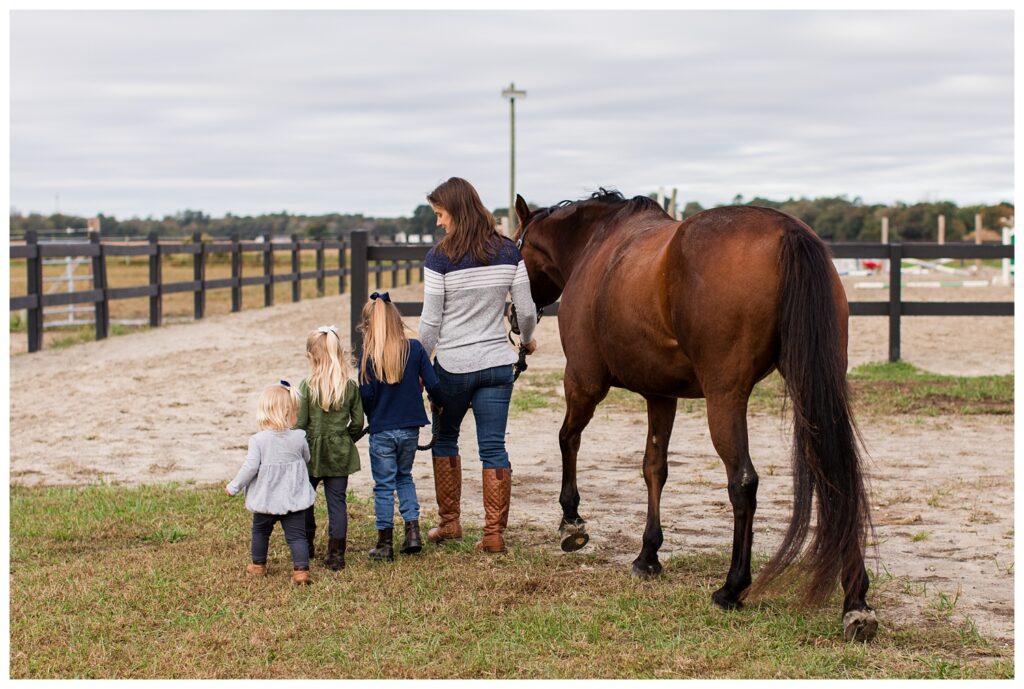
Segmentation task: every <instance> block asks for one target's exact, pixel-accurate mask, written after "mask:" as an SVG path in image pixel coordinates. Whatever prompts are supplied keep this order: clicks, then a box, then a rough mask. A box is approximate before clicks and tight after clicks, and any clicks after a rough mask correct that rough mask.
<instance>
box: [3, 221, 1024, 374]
mask: <svg viewBox="0 0 1024 689" xmlns="http://www.w3.org/2000/svg"><path fill="white" fill-rule="evenodd" d="M369 239H370V233H369V232H366V231H361V230H357V231H353V232H352V233H351V235H350V238H349V240H348V241H346V240H345V239H343V238H342V237H338V238H337V239H324V240H300V239H299V237H298V236H296V235H292V237H291V239H290V241H288V242H272V241H270V237H265V238H264V241H262V242H255V241H241V240H240V239H239V238H238V236H234V237H232V238H231V239H230V240H226V241H225V240H218V241H212V242H203V241H202V239H201V237H200V236H199V235H198V234H196V235H194V236H193V237H192V241H191V242H177V243H166V242H164V243H161V242H159V241H158V239H157V236H156V234H155V233H154V234H151V235H150V236H149V242H148V243H147V244H135V245H125V244H113V243H112V244H104V243H101V242H100V239H99V235H98V234H97V233H92V234H90V241H89V243H88V244H81V243H79V244H75V243H54V244H40V243H39V242H38V237H37V236H36V233H35V232H28V233H26V237H25V244H24V245H12V246H11V247H10V257H11V259H22V258H23V259H25V260H26V269H27V273H28V276H27V277H28V290H27V292H28V293H27V294H26V295H25V296H19V297H11V303H10V308H11V311H17V310H20V309H26V310H27V312H28V349H29V351H30V352H35V351H38V350H39V349H41V348H42V342H43V308H44V307H46V306H59V305H66V304H83V303H92V304H94V305H95V309H96V339H98V340H99V339H103V338H105V337H107V334H108V332H109V326H110V302H111V301H112V300H116V299H131V298H138V297H149V324H150V325H151V326H154V327H155V326H159V325H160V324H161V322H162V320H163V308H162V297H163V296H164V295H167V294H174V293H176V292H192V293H193V296H194V309H193V310H194V317H195V318H202V317H203V313H204V311H205V308H206V293H207V292H208V291H209V290H213V289H230V290H231V310H232V311H240V310H241V309H242V287H244V286H247V285H263V305H264V306H271V305H272V304H273V303H274V284H275V283H278V282H289V283H291V285H292V301H299V299H300V298H301V290H302V281H303V280H316V285H317V294H318V295H320V296H322V295H323V294H324V286H325V281H326V279H327V278H333V277H337V278H338V293H339V294H344V293H345V279H346V277H348V278H349V279H350V280H351V290H350V292H351V304H352V308H351V314H350V317H351V323H350V327H351V330H350V334H351V338H352V339H351V342H352V349H353V351H354V352H356V353H357V354H358V352H359V350H360V348H361V345H362V336H361V334H360V333H359V331H358V329H357V328H358V325H359V319H360V315H361V312H362V307H363V304H365V303H366V300H367V299H368V298H369V276H370V274H371V273H372V274H373V275H374V284H375V287H377V288H380V287H381V282H382V275H383V274H384V273H386V272H390V273H391V275H392V283H391V284H397V278H398V275H399V273H400V272H401V271H405V281H406V284H409V283H411V282H412V280H413V276H414V273H413V271H414V270H416V271H417V273H418V275H416V277H417V278H418V279H419V280H422V279H423V259H424V257H425V256H426V253H427V251H428V250H429V246H426V245H415V246H396V245H392V246H383V245H380V246H379V245H371V244H370V243H369ZM830 246H831V249H832V253H833V255H834V256H835V258H874V259H888V260H889V266H890V267H889V299H888V300H887V301H854V302H850V314H851V315H853V316H887V317H888V318H889V360H890V361H898V360H899V358H900V320H901V318H902V317H903V316H1013V311H1014V309H1013V302H1012V301H1007V302H991V301H957V302H913V301H910V302H908V301H903V300H902V286H901V271H900V265H901V262H902V260H903V259H904V258H919V259H937V258H957V259H1002V258H1013V255H1014V253H1013V249H1014V248H1013V246H1003V245H991V244H981V245H979V244H898V243H895V244H854V243H835V244H831V245H830ZM303 250H314V251H316V270H310V271H302V270H301V268H300V256H301V252H302V251H303ZM349 250H351V257H350V261H349V263H348V265H346V260H345V257H346V253H347V252H348V251H349ZM281 251H287V252H290V253H291V258H292V264H291V271H290V272H288V273H275V272H274V253H275V252H281ZM326 251H337V252H338V268H333V269H329V270H328V269H325V268H324V254H325V252H326ZM246 252H256V253H260V254H262V256H263V271H262V273H261V274H259V275H251V276H246V275H243V274H242V255H243V254H244V253H246ZM173 254H187V255H191V256H192V265H193V279H192V280H190V281H186V282H172V283H165V282H163V279H162V262H161V259H162V258H163V257H164V256H168V255H173ZM213 254H230V255H231V277H229V278H220V279H216V280H207V279H206V277H205V275H206V259H207V257H208V256H211V255H213ZM79 256H84V257H89V258H91V259H92V271H93V288H92V289H91V290H84V291H78V292H67V293H56V294H44V293H43V290H42V285H43V263H42V259H44V258H48V257H79ZM111 256H148V257H149V282H148V284H145V285H139V286H136V287H108V286H107V266H106V259H107V258H108V257H111ZM385 261H387V262H389V263H388V264H387V265H385V263H384V262H385ZM396 306H397V307H398V310H399V312H400V313H401V314H402V315H403V316H412V317H415V316H419V315H420V313H421V311H422V309H423V303H422V302H419V301H410V302H396ZM544 312H545V314H547V315H554V314H557V313H558V304H557V303H555V304H553V305H551V306H548V307H546V308H545V310H544Z"/></svg>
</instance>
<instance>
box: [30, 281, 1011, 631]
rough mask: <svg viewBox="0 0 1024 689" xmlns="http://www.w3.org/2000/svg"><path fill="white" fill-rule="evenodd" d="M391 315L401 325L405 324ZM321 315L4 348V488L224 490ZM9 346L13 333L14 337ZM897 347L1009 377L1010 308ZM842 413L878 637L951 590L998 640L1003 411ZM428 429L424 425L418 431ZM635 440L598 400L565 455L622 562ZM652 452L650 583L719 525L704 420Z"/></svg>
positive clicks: (929, 325)
mask: <svg viewBox="0 0 1024 689" xmlns="http://www.w3.org/2000/svg"><path fill="white" fill-rule="evenodd" d="M854 280H855V279H853V278H844V283H845V284H846V286H847V294H848V297H849V299H850V300H851V301H862V300H868V299H884V298H885V294H884V291H875V290H856V289H852V286H853V284H854ZM392 296H393V297H394V298H395V299H396V300H401V301H414V300H418V299H420V298H421V297H422V286H413V287H406V288H400V289H395V290H392ZM903 297H904V299H905V300H907V301H955V300H970V301H981V300H993V301H1011V300H1012V299H1013V289H1012V288H1011V287H1003V286H994V285H993V286H990V287H983V288H974V289H955V288H943V289H915V288H913V287H908V288H905V289H904V293H903ZM407 322H408V324H409V325H410V326H411V327H412V328H414V329H415V328H416V326H417V321H416V319H407ZM327 323H334V324H337V325H338V327H339V330H341V331H342V332H347V325H348V323H349V298H348V295H344V296H343V297H338V296H333V297H326V298H322V299H315V300H307V301H302V302H299V303H294V304H281V305H278V306H274V307H270V308H265V309H253V310H249V311H244V312H242V313H239V314H231V315H223V316H214V317H208V318H205V319H203V320H202V321H198V322H195V323H187V324H181V325H170V326H166V327H161V328H158V329H154V330H150V331H146V332H142V333H138V334H133V335H128V336H123V337H115V338H112V339H108V340H105V341H102V342H91V343H88V344H84V345H80V346H75V347H71V348H69V349H65V350H48V351H43V352H40V353H36V354H32V355H22V356H13V357H12V358H11V364H10V373H11V417H10V429H11V445H10V447H11V467H10V478H11V481H12V483H15V484H23V485H48V484H49V485H53V484H88V483H92V482H96V481H108V482H112V483H119V484H127V485H131V484H140V483H159V482H171V481H174V482H181V483H187V482H196V483H210V482H213V483H226V482H227V480H229V479H230V478H231V476H233V475H234V473H235V471H237V469H238V467H239V465H240V463H241V461H242V460H243V459H244V456H245V452H246V441H247V438H248V437H249V435H250V434H251V433H252V432H253V431H254V426H255V408H256V400H257V397H258V394H259V391H260V390H261V388H262V387H263V386H264V385H266V384H268V383H270V382H273V381H276V380H278V379H280V378H285V379H288V380H291V381H295V382H297V381H298V380H300V379H301V378H302V377H304V376H305V374H306V362H305V357H304V343H305V337H306V334H307V333H308V332H309V330H311V329H312V328H314V327H315V326H317V325H321V324H327ZM536 337H537V340H538V343H539V349H538V352H537V354H536V355H534V356H533V357H532V358H531V359H530V360H529V370H528V371H526V372H525V373H524V374H523V377H524V378H522V379H521V381H522V380H524V379H528V378H529V377H530V376H539V375H543V374H544V373H545V372H557V371H561V370H562V367H563V366H564V356H563V353H562V350H561V345H560V342H559V337H558V323H557V319H556V318H554V317H547V318H544V319H543V320H542V321H541V323H540V325H539V326H538V330H537V335H536ZM887 337H888V322H887V320H886V319H885V318H879V317H854V318H852V319H851V334H850V345H849V357H850V365H851V367H852V366H856V365H858V364H861V363H865V362H875V361H884V360H885V359H886V357H887V353H888V341H887ZM18 345H19V343H18V341H17V340H16V339H15V338H14V337H12V349H17V348H18ZM902 354H903V358H904V360H905V361H908V362H910V363H912V364H914V365H916V366H918V367H920V368H922V369H925V370H928V371H933V372H936V373H943V374H951V375H952V374H956V375H982V374H1009V373H1013V319H1012V318H1002V317H988V318H982V317H978V318H966V317H906V318H904V319H903V328H902ZM564 408H565V404H564V399H562V398H557V399H551V400H548V405H547V406H546V407H543V408H540V409H534V410H530V411H524V412H520V413H516V414H513V415H512V417H511V418H510V421H509V429H508V433H509V436H508V447H509V454H510V457H511V461H512V465H513V468H514V474H513V497H512V506H511V514H510V517H509V524H510V527H509V533H508V535H509V538H510V542H511V543H512V544H513V546H514V544H515V540H516V527H517V526H520V525H525V524H530V525H534V526H537V527H540V528H543V529H546V530H548V531H549V532H550V547H551V549H552V551H557V550H558V533H557V526H558V523H559V519H560V517H561V509H560V507H559V504H558V493H559V489H560V483H561V455H560V452H559V448H558V430H559V427H560V426H561V423H562V415H563V413H564ZM55 419H59V420H60V421H59V423H55ZM858 421H859V424H860V430H861V433H862V435H863V438H864V441H865V444H866V448H867V454H868V459H867V472H868V476H869V479H870V490H871V503H872V506H873V519H874V524H875V529H876V542H877V549H869V551H868V555H869V559H868V569H869V570H872V571H873V572H875V573H877V574H878V577H877V579H878V580H881V579H882V578H883V577H885V576H889V575H891V577H895V578H897V579H900V580H902V581H903V582H904V584H905V587H906V589H907V591H906V592H905V593H904V594H899V593H897V594H893V595H890V596H887V600H886V603H885V604H881V603H880V602H879V601H878V600H877V597H876V596H874V595H873V594H872V593H869V598H868V600H869V602H871V603H873V604H876V606H877V607H878V608H879V610H878V613H879V620H880V623H881V627H882V631H881V633H884V630H885V627H886V622H887V621H889V620H899V621H900V622H901V623H903V624H907V623H911V624H913V623H915V622H917V621H919V622H920V624H927V620H928V607H929V605H930V604H932V603H933V602H934V600H935V596H936V595H939V594H945V595H946V596H948V597H949V598H950V599H953V598H954V597H955V599H956V601H957V602H956V611H957V614H963V615H966V616H969V617H970V619H971V620H973V621H974V623H975V624H976V625H977V627H978V630H979V632H980V633H981V634H983V635H984V636H986V637H987V638H989V639H992V640H994V641H996V642H997V643H1000V644H1006V645H1007V646H1012V644H1013V635H1014V630H1013V610H1014V607H1013V606H1014V601H1013V583H1014V582H1013V575H1014V573H1013V566H1012V565H1013V558H1014V549H1013V527H1014V524H1013V511H1014V510H1013V508H1014V495H1013V456H1014V450H1013V447H1014V435H1013V418H1012V417H1011V416H995V415H979V416H951V415H948V416H935V417H915V416H900V417H893V418H879V417H867V418H860V419H858ZM749 428H750V444H751V454H752V456H753V458H754V465H755V467H756V469H757V471H758V473H759V474H760V488H759V490H758V509H757V514H756V517H755V521H754V534H755V535H754V550H755V552H759V553H763V554H767V553H769V552H772V551H773V550H774V548H775V546H776V545H777V544H778V542H779V539H780V538H781V536H782V534H783V532H784V529H785V527H786V525H787V523H788V519H789V515H790V510H791V506H792V484H791V475H790V470H789V452H790V446H791V442H792V435H791V427H790V424H789V422H788V420H782V419H780V418H779V417H778V416H776V415H766V414H761V415H758V414H752V415H751V416H750V418H749ZM428 432H429V431H428V429H424V431H423V434H424V436H423V437H424V438H425V436H426V434H427V433H428ZM646 433H647V414H646V412H644V411H642V410H639V407H638V410H637V411H627V410H623V409H620V408H614V409H609V408H605V407H603V406H602V407H598V410H597V413H596V415H595V417H594V420H593V421H592V422H591V424H590V426H589V427H588V428H587V429H586V431H585V432H584V434H583V441H582V445H581V448H580V454H579V473H578V476H579V479H578V480H579V490H580V495H581V504H580V512H581V514H582V515H583V516H584V518H586V519H587V521H588V528H589V532H590V535H591V541H590V544H589V545H588V546H587V548H588V549H596V550H598V551H603V553H604V554H605V555H607V556H608V557H610V558H611V559H613V560H615V561H617V562H621V566H622V567H623V568H624V569H625V568H628V566H629V562H631V561H632V560H633V558H635V557H636V555H637V552H638V551H639V549H640V537H641V533H642V531H643V527H644V521H645V515H646V488H645V484H644V480H643V477H642V475H641V470H640V469H641V458H642V456H643V450H644V444H645V439H646ZM462 438H463V440H462V455H463V458H464V459H463V463H464V467H465V471H464V480H465V487H464V489H463V509H464V514H465V517H464V518H465V519H466V520H469V521H471V522H476V523H479V522H480V521H481V520H482V505H481V500H480V472H479V470H478V462H477V460H476V457H477V455H476V438H475V431H474V429H473V426H472V416H471V415H469V416H467V422H466V424H465V425H464V426H463V436H462ZM358 445H359V448H360V452H361V456H362V458H363V470H362V471H360V472H359V473H357V474H355V475H354V476H353V477H352V479H351V482H350V489H351V490H354V491H355V492H356V493H357V494H359V495H360V496H362V497H365V498H369V497H370V496H371V495H372V487H373V481H372V478H371V476H370V471H369V460H368V451H367V440H366V439H365V438H364V439H363V440H361V441H360V442H359V444H358ZM669 465H670V466H669V476H668V482H667V484H666V486H665V491H664V495H663V501H662V507H661V516H662V520H663V526H664V531H665V543H664V545H663V547H662V550H661V553H662V558H663V562H665V564H666V567H665V572H664V575H663V576H668V577H670V576H672V562H671V559H670V558H671V556H672V555H673V554H676V553H686V552H701V551H706V552H711V551H715V552H719V551H728V549H729V548H730V546H731V532H732V522H733V515H732V510H731V507H730V505H729V499H728V495H727V492H726V477H725V472H724V470H723V467H722V462H721V460H720V459H719V457H718V455H717V454H716V453H715V450H714V448H713V447H712V445H711V441H710V436H709V433H708V428H707V422H706V418H705V416H704V415H703V414H691V413H683V412H680V413H679V414H678V416H677V419H676V422H675V428H674V431H673V434H672V439H671V444H670V457H669ZM414 477H415V479H416V481H417V491H418V493H419V497H420V501H421V503H422V505H423V507H424V510H426V511H427V514H425V515H424V521H425V522H428V523H431V522H432V521H433V515H432V514H430V511H432V510H434V509H436V503H435V501H434V495H433V492H434V491H433V481H432V477H431V470H430V461H429V457H428V455H427V454H426V453H420V454H419V455H418V457H417V463H416V468H415V469H414ZM239 509H241V506H239ZM921 533H926V534H927V537H925V538H921V537H920V534H921ZM875 553H877V557H876V556H875ZM353 555H355V553H354V554H353ZM565 557H572V555H571V554H570V555H565ZM724 575H725V571H724V570H723V571H722V572H721V573H720V576H724ZM718 583H720V582H718ZM716 585H717V584H716ZM922 592H924V593H925V595H920V594H921V593H922ZM894 601H895V603H894ZM709 605H710V602H709Z"/></svg>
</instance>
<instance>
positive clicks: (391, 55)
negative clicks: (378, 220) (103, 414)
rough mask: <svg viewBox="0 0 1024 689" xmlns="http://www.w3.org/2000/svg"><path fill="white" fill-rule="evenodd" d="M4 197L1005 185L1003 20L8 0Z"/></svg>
mask: <svg viewBox="0 0 1024 689" xmlns="http://www.w3.org/2000/svg"><path fill="white" fill-rule="evenodd" d="M10 30H11V34H12V36H11V81H10V90H11V93H10V97H11V166H10V170H11V205H12V207H13V208H15V209H17V210H19V211H21V212H23V213H27V212H30V211H39V212H44V213H51V212H53V211H54V210H55V208H56V207H57V203H58V201H57V198H56V196H57V194H59V208H60V210H61V211H63V212H67V213H75V214H81V215H91V214H94V213H97V212H102V213H105V214H108V215H116V216H118V217H128V216H136V215H137V216H141V217H145V216H148V215H154V216H162V215H164V214H169V213H174V212H176V211H179V210H183V209H186V208H192V209H199V210H203V211H206V212H207V213H211V214H213V215H217V216H219V215H223V214H224V213H226V212H232V213H235V214H241V215H244V214H256V213H262V212H272V211H280V210H287V211H290V212H293V213H310V214H317V213H326V212H342V213H365V214H368V215H377V216H397V215H409V214H410V213H411V212H412V210H413V209H414V208H415V207H416V206H417V205H418V204H420V203H423V202H424V199H423V197H424V195H425V194H426V193H427V192H428V191H430V190H431V189H432V188H433V187H434V186H435V185H436V184H438V183H439V182H441V181H443V180H444V179H446V178H447V177H449V176H452V175H458V176H461V177H465V178H467V179H469V180H470V181H471V182H473V183H474V185H475V186H476V187H477V189H478V190H479V191H480V193H481V195H482V196H483V199H484V202H485V203H486V204H487V205H488V206H490V207H492V208H495V207H499V206H505V205H507V203H508V189H509V105H508V101H507V100H505V99H504V98H502V96H501V91H502V89H503V88H504V87H506V86H507V85H508V84H509V82H510V81H514V82H515V84H516V87H517V88H522V89H525V90H526V91H527V94H528V95H527V97H526V98H525V99H524V100H519V101H517V103H516V149H517V160H516V170H517V174H516V177H517V184H516V187H517V191H519V192H520V193H522V194H523V195H524V196H525V197H526V198H527V199H528V200H530V201H531V202H534V203H537V204H542V205H546V204H550V203H554V202H557V201H559V200H562V199H566V198H579V197H580V196H583V195H585V194H588V193H590V192H591V191H593V190H595V189H596V188H597V187H599V186H606V187H616V188H618V189H620V190H621V191H623V192H624V193H626V194H627V195H634V194H645V193H648V192H650V191H654V190H656V189H657V187H659V186H664V187H668V188H671V187H677V188H678V190H679V200H680V202H681V203H685V202H687V201H694V200H695V201H699V202H700V203H701V204H703V205H705V206H709V205H714V204H718V203H725V202H728V201H730V200H731V199H732V198H733V197H734V196H735V195H736V194H742V195H743V196H744V197H746V198H747V199H749V198H752V197H754V196H764V197H768V198H773V199H780V200H781V199H785V198H788V197H790V196H794V197H799V196H807V197H817V196H825V195H829V196H831V195H841V194H846V195H847V196H849V197H850V198H853V197H856V196H859V197H861V198H862V199H863V200H864V201H865V202H867V203H891V202H894V201H905V202H915V201H922V200H946V199H948V200H952V201H955V202H956V203H958V204H961V205H966V204H974V203H996V202H999V201H1002V200H1010V199H1012V193H1013V86H1014V83H1013V16H1012V13H1011V12H1009V11H987V12H963V11H961V12H921V11H906V12H760V13H759V12H750V11H733V12H694V11H687V12H622V11H620V12H538V11H529V12H450V11H449V12H441V11H427V12H413V11H392V12H365V11H363V12H356V11H349V12H287V11H278V12H257V11H248V12H124V11H111V12H100V11H90V12H53V11H51V12H31V11H16V12H13V13H12V14H11V23H10Z"/></svg>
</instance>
